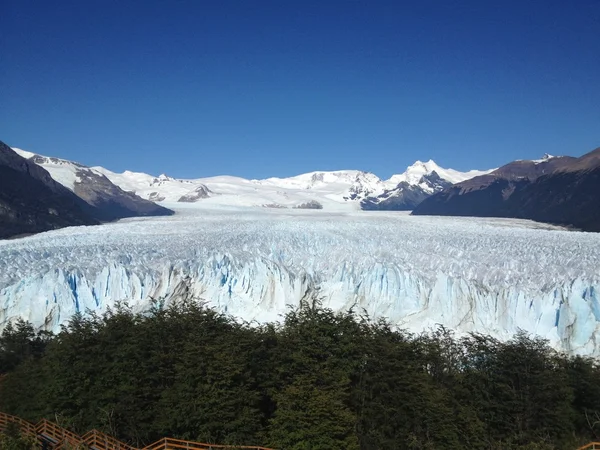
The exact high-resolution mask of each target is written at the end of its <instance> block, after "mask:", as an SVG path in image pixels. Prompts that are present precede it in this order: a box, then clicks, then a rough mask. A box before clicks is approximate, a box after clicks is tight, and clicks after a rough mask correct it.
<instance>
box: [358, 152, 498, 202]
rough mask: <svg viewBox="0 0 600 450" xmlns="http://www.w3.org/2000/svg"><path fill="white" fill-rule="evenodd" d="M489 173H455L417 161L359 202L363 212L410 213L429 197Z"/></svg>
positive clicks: (473, 171)
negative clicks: (379, 191)
mask: <svg viewBox="0 0 600 450" xmlns="http://www.w3.org/2000/svg"><path fill="white" fill-rule="evenodd" d="M489 172H491V170H485V171H481V170H470V171H468V172H459V171H457V170H454V169H444V168H443V167H440V166H438V165H437V164H436V163H435V162H433V161H432V160H429V161H427V162H421V161H417V162H415V163H414V164H413V165H412V166H408V167H407V168H406V171H405V172H404V173H401V174H399V175H393V176H392V177H391V178H390V179H389V180H388V181H387V182H386V184H387V186H393V187H388V188H387V189H385V190H384V192H382V193H380V194H379V195H372V196H369V197H367V198H365V199H364V200H362V201H361V208H362V209H366V210H387V211H410V210H412V209H414V208H415V207H416V206H417V205H418V204H420V203H421V202H422V201H423V200H425V199H426V198H428V197H430V196H431V195H433V194H435V193H437V192H441V191H442V190H444V189H445V188H447V187H448V186H451V185H453V184H454V183H460V182H461V181H465V180H468V179H470V178H473V177H477V176H480V175H485V174H486V173H489Z"/></svg>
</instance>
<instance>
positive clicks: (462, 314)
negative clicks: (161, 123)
mask: <svg viewBox="0 0 600 450" xmlns="http://www.w3.org/2000/svg"><path fill="white" fill-rule="evenodd" d="M165 206H168V207H172V208H175V209H176V211H177V214H176V215H175V216H171V217H154V218H136V219H126V220H122V221H119V222H116V223H110V224H105V225H101V226H96V227H73V228H66V229H62V230H56V231H51V232H46V233H42V234H38V235H35V236H30V237H26V238H22V239H17V240H9V241H0V329H1V328H3V327H4V326H5V325H6V324H7V323H8V322H9V321H13V320H16V319H18V318H22V319H26V320H29V321H31V322H32V323H33V324H34V325H35V326H36V327H38V328H40V329H41V328H43V329H47V330H53V331H58V330H59V329H60V325H61V324H64V323H66V322H67V321H68V320H69V318H70V317H71V316H72V315H73V314H74V313H76V312H78V311H79V312H82V313H86V312H89V311H95V312H99V313H101V312H103V311H106V309H107V308H109V307H111V306H113V305H114V304H115V302H118V301H127V302H128V304H129V305H131V306H132V307H133V309H134V310H136V311H144V310H146V309H147V308H148V307H149V304H150V302H151V301H152V300H153V299H156V300H161V301H163V302H166V303H168V302H171V301H175V300H176V299H178V298H182V297H183V296H192V297H193V298H195V299H197V300H198V301H204V302H206V303H207V304H208V305H209V306H211V307H214V308H216V309H218V310H220V311H222V312H225V313H227V314H231V315H232V316H234V317H237V318H240V319H242V320H245V321H249V322H253V321H256V322H259V323H262V322H267V321H277V320H281V317H282V315H283V314H285V312H286V311H287V310H288V308H289V306H290V305H292V306H293V305H298V304H299V303H300V302H301V300H302V299H303V298H318V299H320V300H321V301H322V303H323V305H324V306H326V307H330V308H332V309H335V310H347V309H350V308H354V310H355V311H357V312H363V311H364V312H365V313H366V314H368V315H369V316H370V317H371V318H373V319H377V318H381V317H385V318H387V319H388V320H390V322H391V323H392V324H394V326H397V327H399V328H405V329H408V330H410V331H414V332H420V331H423V330H428V329H431V328H433V327H435V326H436V325H437V324H442V325H444V326H446V327H448V328H451V329H453V330H456V332H457V333H458V334H459V335H460V334H463V333H468V332H481V333H486V334H490V335H492V336H495V337H497V338H500V339H507V338H509V337H510V336H512V335H514V333H516V332H517V331H518V330H525V331H527V332H530V333H532V334H535V335H540V336H543V337H545V338H547V339H549V340H550V343H551V345H553V346H554V347H555V348H557V349H558V350H561V351H565V352H568V353H571V354H582V355H590V356H595V357H597V356H600V294H599V293H600V234H593V233H582V232H573V231H567V230H563V229H560V228H558V227H553V226H550V225H544V224H539V223H535V222H530V221H523V220H512V219H489V218H464V217H461V218H449V217H427V216H410V215H409V214H406V213H398V212H365V211H355V212H327V211H303V210H268V209H267V210H265V209H259V208H234V207H223V208H219V209H208V208H203V207H199V206H198V205H194V206H191V205H182V204H177V205H170V204H167V205H165Z"/></svg>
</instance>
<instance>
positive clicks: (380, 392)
mask: <svg viewBox="0 0 600 450" xmlns="http://www.w3.org/2000/svg"><path fill="white" fill-rule="evenodd" d="M0 372H3V373H8V375H7V376H6V377H5V378H4V379H3V381H2V382H0V410H2V411H4V412H8V413H11V414H14V415H18V416H21V417H23V418H25V419H28V420H31V421H37V420H39V419H40V418H43V417H46V418H48V419H51V420H53V421H56V422H58V423H59V424H61V425H62V426H65V427H68V428H71V429H73V430H74V431H77V432H80V433H83V432H85V431H88V430H90V429H92V428H98V429H100V430H102V431H105V432H107V433H110V434H113V435H115V436H116V437H118V438H120V439H122V440H124V441H127V442H129V443H132V444H135V445H141V444H147V443H150V442H152V441H154V440H157V439H159V438H161V437H163V436H172V437H177V438H182V439H189V440H197V441H204V442H211V443H224V444H247V445H250V444H252V445H266V446H272V447H274V448H278V449H286V450H287V449H298V450H308V449H311V450H312V449H314V450H318V449H321V450H335V449H340V450H352V449H364V450H380V449H441V448H443V449H482V450H483V449H498V450H500V449H502V450H506V449H531V450H533V449H573V448H575V446H576V445H578V444H582V443H587V442H588V441H590V440H593V439H598V435H599V434H600V368H599V366H598V364H597V363H596V362H595V361H593V360H590V359H585V358H581V357H567V356H564V355H560V354H558V353H556V352H555V351H553V350H552V349H551V348H550V347H549V346H548V344H547V342H545V341H543V340H540V339H537V338H531V337H528V336H527V335H525V334H521V335H518V336H516V337H515V338H513V339H512V340H510V341H508V342H499V341H497V340H495V339H492V338H490V337H486V336H480V335H471V336H469V337H466V338H462V339H458V338H455V337H454V336H453V334H452V333H451V332H450V331H448V330H446V329H444V328H440V329H438V330H437V331H436V332H433V333H430V334H423V335H412V334H409V333H407V332H402V331H395V330H393V329H392V327H391V326H390V325H389V324H388V323H385V322H382V321H380V322H377V323H373V322H371V321H369V320H367V319H365V318H363V317H360V316H357V315H355V314H353V313H340V314H337V313H334V312H332V311H330V310H327V309H324V308H321V307H318V306H307V305H304V306H303V307H300V308H299V309H297V310H292V311H290V312H289V313H288V314H287V315H286V316H285V317H284V318H283V319H282V322H281V323H280V324H270V325H262V326H258V325H253V326H250V325H248V324H240V323H238V322H236V321H234V320H232V319H231V318H229V317H227V316H225V315H222V314H219V313H216V312H214V311H213V310H210V309H207V308H205V307H203V306H201V305H198V304H197V303H195V302H183V303H182V304H178V305H175V306H170V307H168V308H160V307H155V308H153V309H152V311H150V312H148V313H146V314H133V313H132V312H131V311H130V310H129V309H127V308H126V307H118V308H117V309H116V310H114V311H111V312H109V313H107V314H105V315H104V316H102V317H98V316H93V315H92V316H86V317H82V316H76V317H74V318H73V319H72V320H71V321H70V323H69V324H68V326H66V327H64V328H63V330H62V331H61V332H60V333H59V334H57V335H54V336H53V335H50V334H48V333H36V332H34V329H33V328H32V327H31V325H29V324H27V323H17V324H14V325H13V326H9V327H7V328H6V329H5V330H4V331H3V333H2V335H1V337H0Z"/></svg>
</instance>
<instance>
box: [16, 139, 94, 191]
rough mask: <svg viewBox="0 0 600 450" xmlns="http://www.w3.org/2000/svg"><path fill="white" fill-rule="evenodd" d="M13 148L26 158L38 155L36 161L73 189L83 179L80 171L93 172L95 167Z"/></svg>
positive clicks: (54, 177)
mask: <svg viewBox="0 0 600 450" xmlns="http://www.w3.org/2000/svg"><path fill="white" fill-rule="evenodd" d="M12 149H13V150H14V151H15V152H17V153H18V154H19V155H21V156H22V157H23V158H26V159H31V158H33V157H34V156H37V157H38V158H37V159H36V160H35V163H36V164H37V165H38V166H41V167H43V168H44V169H46V170H47V171H48V173H49V174H50V176H51V177H52V179H54V181H56V182H58V183H60V184H62V185H63V186H64V187H66V188H67V189H69V190H71V191H74V190H75V183H77V182H80V181H81V179H80V178H79V173H81V172H90V171H91V172H93V169H90V168H89V167H85V166H82V165H80V164H78V163H75V162H73V161H69V160H66V159H60V158H53V157H48V156H43V155H38V154H37V153H31V152H28V151H26V150H21V149H19V148H14V147H12Z"/></svg>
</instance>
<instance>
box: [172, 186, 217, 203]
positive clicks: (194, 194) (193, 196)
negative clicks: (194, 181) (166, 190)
mask: <svg viewBox="0 0 600 450" xmlns="http://www.w3.org/2000/svg"><path fill="white" fill-rule="evenodd" d="M209 194H210V189H208V188H207V187H206V186H204V185H200V186H198V187H197V188H195V189H193V190H192V191H190V192H188V193H187V194H185V195H182V196H181V197H180V198H179V200H177V201H178V202H182V203H195V202H197V201H198V200H202V199H203V198H208V197H209V196H210V195H209Z"/></svg>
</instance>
